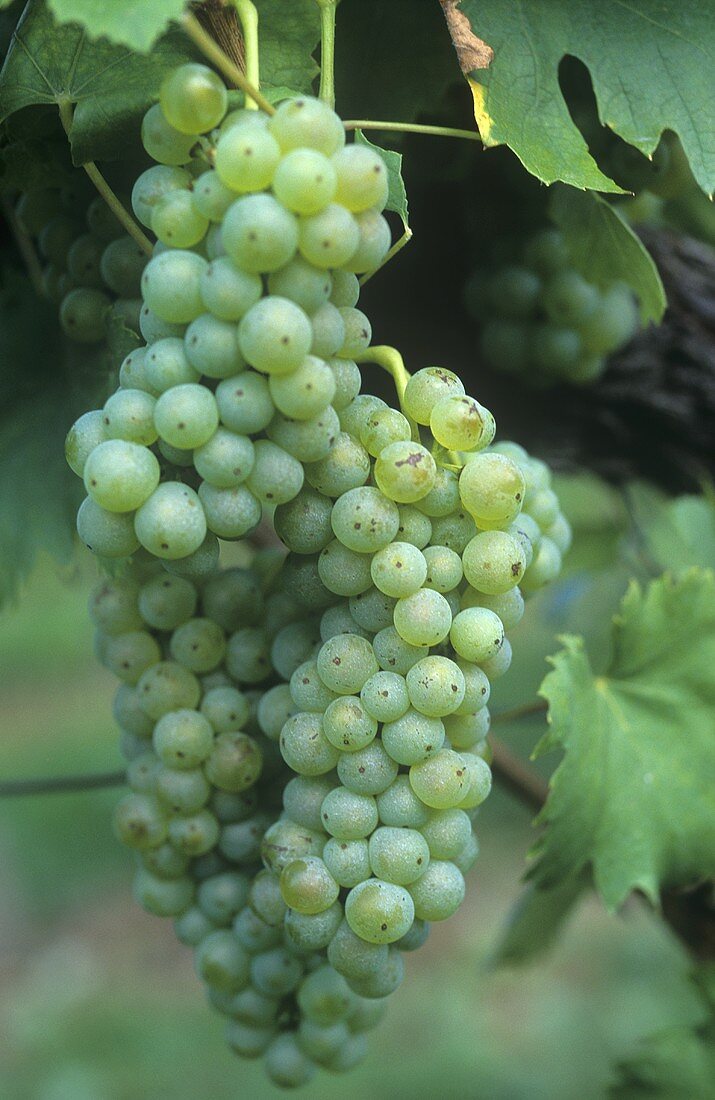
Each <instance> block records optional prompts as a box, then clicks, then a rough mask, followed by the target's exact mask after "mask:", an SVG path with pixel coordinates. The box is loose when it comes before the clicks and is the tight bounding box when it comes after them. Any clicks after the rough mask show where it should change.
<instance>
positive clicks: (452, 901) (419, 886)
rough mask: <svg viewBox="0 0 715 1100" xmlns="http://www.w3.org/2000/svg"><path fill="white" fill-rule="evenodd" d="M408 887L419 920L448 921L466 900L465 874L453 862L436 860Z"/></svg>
mask: <svg viewBox="0 0 715 1100" xmlns="http://www.w3.org/2000/svg"><path fill="white" fill-rule="evenodd" d="M408 889H409V892H410V894H411V895H412V900H413V902H414V907H415V916H416V917H417V918H418V919H420V920H427V921H439V920H446V919H447V917H451V916H452V914H453V913H455V912H456V911H457V909H459V906H460V905H461V904H462V902H463V900H464V893H465V885H464V876H463V875H462V872H461V871H460V870H459V869H458V868H457V867H455V865H454V864H453V863H450V862H448V861H446V860H439V859H433V860H431V861H430V865H429V867H428V868H427V870H426V871H425V873H424V874H423V875H421V876H420V878H418V879H417V881H416V882H413V883H412V884H411V885H410V886H409V887H408Z"/></svg>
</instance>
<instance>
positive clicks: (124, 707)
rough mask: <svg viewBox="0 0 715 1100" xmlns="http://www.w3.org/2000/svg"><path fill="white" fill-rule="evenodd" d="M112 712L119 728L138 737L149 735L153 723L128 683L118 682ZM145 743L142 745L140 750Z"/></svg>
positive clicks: (144, 746) (143, 747)
mask: <svg viewBox="0 0 715 1100" xmlns="http://www.w3.org/2000/svg"><path fill="white" fill-rule="evenodd" d="M112 714H113V715H114V720H115V721H116V723H117V725H118V726H119V727H120V729H122V730H124V731H126V732H128V733H131V734H133V735H134V736H136V737H139V738H147V737H151V735H152V731H153V729H154V723H153V722H152V721H151V719H150V718H149V717H148V716H147V714H146V712H145V711H144V710H143V708H142V706H141V704H140V702H139V696H138V694H137V692H136V690H135V689H134V688H132V687H130V686H129V684H120V685H119V687H118V688H117V691H116V694H115V696H114V702H113V704H112ZM145 751H146V745H143V746H142V752H145Z"/></svg>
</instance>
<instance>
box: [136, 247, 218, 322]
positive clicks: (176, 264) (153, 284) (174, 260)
mask: <svg viewBox="0 0 715 1100" xmlns="http://www.w3.org/2000/svg"><path fill="white" fill-rule="evenodd" d="M206 267H207V263H206V260H204V259H203V257H202V256H198V255H197V254H196V253H195V252H187V251H185V250H181V249H177V250H175V251H174V250H172V251H168V252H161V253H160V254H159V255H157V256H154V257H153V259H151V260H150V261H149V263H148V264H147V266H146V267H145V268H144V274H143V275H142V280H141V284H142V295H143V297H144V301H145V303H146V305H147V306H148V307H149V309H150V310H152V312H154V313H156V314H157V316H158V317H160V318H161V320H163V321H170V322H172V323H173V324H177V323H180V324H186V323H187V322H188V321H193V320H194V318H195V317H198V316H199V314H200V313H203V308H204V307H203V302H202V300H201V292H200V280H201V275H202V274H203V272H204V271H205V270H206Z"/></svg>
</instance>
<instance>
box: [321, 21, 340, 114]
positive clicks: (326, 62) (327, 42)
mask: <svg viewBox="0 0 715 1100" xmlns="http://www.w3.org/2000/svg"><path fill="white" fill-rule="evenodd" d="M316 3H317V5H318V7H319V8H320V90H319V91H318V95H319V96H320V98H321V99H322V100H323V102H324V103H327V104H328V106H329V107H333V108H334V107H335V11H336V8H337V6H338V0H316Z"/></svg>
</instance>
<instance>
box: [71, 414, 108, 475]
mask: <svg viewBox="0 0 715 1100" xmlns="http://www.w3.org/2000/svg"><path fill="white" fill-rule="evenodd" d="M106 439H107V435H106V433H105V430H104V414H103V411H102V410H101V409H93V410H92V411H91V412H86V413H83V414H82V416H80V417H79V419H78V420H76V421H75V422H74V424H73V425H72V427H71V428H70V430H69V432H68V433H67V438H66V439H65V458H66V460H67V465H68V466H69V467H70V469H71V470H73V471H74V473H75V474H77V476H78V477H83V476H84V467H85V463H86V462H87V459H88V458H89V456H90V455H91V453H92V451H93V450H94V449H95V447H98V446H99V444H100V443H104V442H105V440H106Z"/></svg>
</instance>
